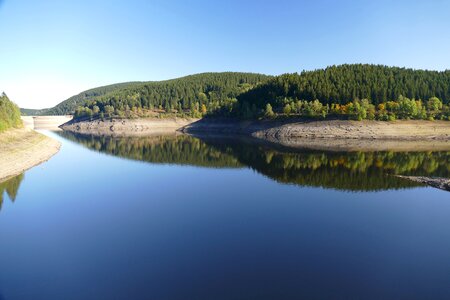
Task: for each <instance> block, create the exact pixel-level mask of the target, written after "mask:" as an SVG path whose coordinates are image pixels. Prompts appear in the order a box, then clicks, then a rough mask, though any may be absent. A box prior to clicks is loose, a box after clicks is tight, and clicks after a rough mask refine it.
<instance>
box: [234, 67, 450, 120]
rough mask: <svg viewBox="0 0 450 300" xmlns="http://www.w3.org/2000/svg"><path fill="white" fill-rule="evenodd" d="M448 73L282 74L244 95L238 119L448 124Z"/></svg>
mask: <svg viewBox="0 0 450 300" xmlns="http://www.w3.org/2000/svg"><path fill="white" fill-rule="evenodd" d="M449 100H450V71H444V72H437V71H425V70H413V69H405V68H397V67H387V66H381V65H363V64H354V65H341V66H331V67H328V68H326V69H323V70H315V71H304V72H302V73H300V74H297V73H294V74H284V75H281V76H277V77H275V78H272V79H271V80H268V81H267V82H266V83H264V84H261V85H259V86H257V87H255V88H254V89H252V90H250V91H248V92H246V93H243V94H241V95H240V96H239V97H238V102H237V105H236V107H235V115H237V116H241V117H255V116H269V117H272V116H276V115H292V114H294V115H300V116H308V117H327V116H330V115H331V116H341V117H342V116H344V117H347V118H350V119H353V118H354V119H366V118H367V119H379V120H393V119H408V118H411V119H448V117H449V116H450V115H449Z"/></svg>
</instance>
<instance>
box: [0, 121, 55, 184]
mask: <svg viewBox="0 0 450 300" xmlns="http://www.w3.org/2000/svg"><path fill="white" fill-rule="evenodd" d="M60 147H61V144H60V143H59V142H58V141H56V140H53V139H51V138H49V137H47V136H45V135H43V134H40V133H38V132H36V131H34V130H32V129H29V128H22V129H10V130H7V131H5V132H2V133H0V182H1V181H5V180H7V179H9V178H11V177H14V176H17V175H20V174H21V173H23V172H24V171H26V170H28V169H30V168H32V167H34V166H37V165H39V164H41V163H43V162H45V161H47V160H49V159H50V158H51V157H52V156H53V155H55V154H56V153H57V152H58V151H59V149H60Z"/></svg>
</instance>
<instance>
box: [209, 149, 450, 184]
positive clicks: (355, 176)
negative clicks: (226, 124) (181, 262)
mask: <svg viewBox="0 0 450 300" xmlns="http://www.w3.org/2000/svg"><path fill="white" fill-rule="evenodd" d="M211 143H212V144H213V145H214V146H215V147H217V148H219V149H227V151H228V152H230V151H232V153H233V154H234V155H235V156H236V157H237V158H238V159H239V161H240V162H241V163H242V164H245V165H248V166H250V167H251V168H253V169H255V170H256V171H258V172H259V173H262V174H264V175H266V176H268V177H270V178H272V179H274V180H276V181H279V182H283V183H294V184H299V185H306V186H320V187H325V188H336V189H343V190H353V191H360V190H365V191H375V190H385V189H398V188H407V187H414V186H419V184H417V183H412V182H408V181H406V180H404V179H401V178H396V177H393V176H390V175H389V174H404V175H414V176H419V175H421V176H439V177H448V176H449V173H450V152H323V151H298V150H292V149H288V148H285V147H280V146H276V145H274V146H269V145H267V144H261V143H258V142H247V143H246V142H245V141H242V140H241V141H239V142H231V141H227V142H226V143H222V146H220V144H221V142H220V141H219V140H216V141H214V140H211ZM230 149H232V150H230Z"/></svg>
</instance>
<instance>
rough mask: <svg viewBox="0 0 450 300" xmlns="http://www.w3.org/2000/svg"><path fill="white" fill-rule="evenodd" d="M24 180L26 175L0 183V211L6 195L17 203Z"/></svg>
mask: <svg viewBox="0 0 450 300" xmlns="http://www.w3.org/2000/svg"><path fill="white" fill-rule="evenodd" d="M23 178H24V175H23V174H20V175H18V176H16V177H12V178H10V179H8V180H6V181H3V182H0V210H1V209H2V206H3V201H4V200H3V199H4V195H5V194H6V195H8V198H9V199H10V200H11V201H12V202H14V201H16V197H17V192H18V191H19V187H20V184H21V182H22V180H23ZM0 299H1V298H0Z"/></svg>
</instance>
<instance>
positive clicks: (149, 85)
mask: <svg viewBox="0 0 450 300" xmlns="http://www.w3.org/2000/svg"><path fill="white" fill-rule="evenodd" d="M270 78H271V77H270V76H267V75H261V74H253V73H235V72H234V73H233V72H224V73H202V74H196V75H190V76H186V77H182V78H177V79H172V80H165V81H157V82H145V83H140V84H135V85H131V86H130V85H128V86H125V87H123V88H119V89H115V90H113V91H111V92H109V93H106V94H104V95H100V96H97V97H93V98H91V99H89V101H87V102H86V104H85V106H84V107H82V108H79V109H78V110H77V111H75V117H76V118H91V117H93V116H100V117H103V116H119V117H135V116H141V117H142V116H144V117H146V116H155V115H158V114H160V113H171V114H180V115H185V114H186V115H189V116H191V117H201V116H202V115H205V114H206V113H208V112H213V111H214V112H216V111H220V112H221V113H222V114H227V112H230V111H231V110H232V107H233V105H234V103H235V102H236V101H237V100H236V97H237V96H239V95H240V94H242V93H244V92H246V91H248V90H250V89H252V88H254V87H255V86H257V85H258V84H261V83H264V82H265V81H267V80H268V79H270Z"/></svg>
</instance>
